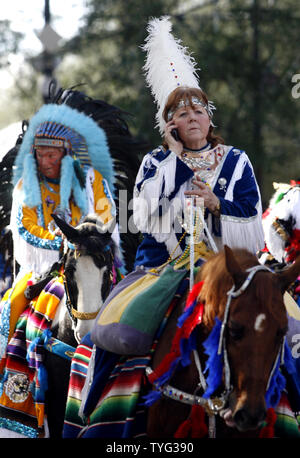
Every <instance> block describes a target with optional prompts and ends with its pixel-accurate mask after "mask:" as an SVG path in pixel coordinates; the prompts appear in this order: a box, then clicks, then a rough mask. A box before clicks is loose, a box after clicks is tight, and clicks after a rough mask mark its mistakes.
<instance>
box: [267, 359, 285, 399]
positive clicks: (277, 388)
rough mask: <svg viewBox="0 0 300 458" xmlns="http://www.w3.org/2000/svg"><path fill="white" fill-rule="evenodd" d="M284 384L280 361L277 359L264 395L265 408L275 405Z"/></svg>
mask: <svg viewBox="0 0 300 458" xmlns="http://www.w3.org/2000/svg"><path fill="white" fill-rule="evenodd" d="M285 384H286V380H285V378H284V376H283V375H282V373H281V372H280V361H278V362H277V365H276V368H275V371H274V374H273V376H272V379H271V381H270V386H269V388H268V390H267V392H266V395H265V400H266V405H267V408H269V407H276V406H277V404H278V403H279V401H280V397H281V392H282V390H283V389H284V388H285Z"/></svg>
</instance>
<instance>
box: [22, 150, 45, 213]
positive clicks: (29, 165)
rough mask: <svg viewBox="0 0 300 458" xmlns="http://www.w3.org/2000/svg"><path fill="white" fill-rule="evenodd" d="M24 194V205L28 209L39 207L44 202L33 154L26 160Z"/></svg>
mask: <svg viewBox="0 0 300 458" xmlns="http://www.w3.org/2000/svg"><path fill="white" fill-rule="evenodd" d="M23 192H24V203H25V204H26V205H28V207H30V208H33V207H37V206H38V205H39V204H40V203H41V202H42V197H41V190H40V185H39V181H38V177H37V167H36V162H35V159H34V157H33V155H32V154H28V155H27V156H26V157H25V159H24V173H23Z"/></svg>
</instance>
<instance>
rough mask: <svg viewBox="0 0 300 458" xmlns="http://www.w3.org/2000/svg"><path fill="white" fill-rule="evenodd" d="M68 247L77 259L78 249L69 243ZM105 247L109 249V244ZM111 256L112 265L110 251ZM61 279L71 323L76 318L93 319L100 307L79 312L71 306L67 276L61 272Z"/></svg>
mask: <svg viewBox="0 0 300 458" xmlns="http://www.w3.org/2000/svg"><path fill="white" fill-rule="evenodd" d="M69 248H70V249H73V250H74V258H75V259H78V258H79V257H80V256H81V253H80V251H79V250H77V249H76V248H73V246H71V244H69ZM107 249H109V245H107V246H106V247H105V251H106V250H107ZM102 256H103V258H104V255H102ZM111 256H112V265H113V255H112V253H111ZM110 278H112V272H111V271H110ZM63 279H64V288H65V294H66V307H67V310H68V313H69V316H70V318H71V320H72V321H73V323H75V324H76V320H93V319H94V318H96V316H97V315H98V313H99V311H100V308H99V309H98V310H96V311H95V312H79V311H78V310H77V309H76V308H75V307H74V306H73V302H72V299H71V295H70V291H69V288H68V282H67V278H66V275H65V274H63Z"/></svg>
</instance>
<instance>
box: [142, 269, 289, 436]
mask: <svg viewBox="0 0 300 458" xmlns="http://www.w3.org/2000/svg"><path fill="white" fill-rule="evenodd" d="M259 271H268V272H272V271H271V269H269V268H268V267H266V266H263V265H257V266H254V267H251V268H249V269H247V270H246V272H248V276H247V278H246V279H245V281H244V283H243V284H242V286H241V287H240V288H239V289H237V290H236V291H235V285H233V287H232V288H231V289H230V290H229V291H228V292H227V296H228V298H227V302H226V306H225V311H224V317H223V322H222V325H221V331H220V337H219V342H218V350H217V354H218V355H221V353H222V351H223V360H224V370H225V374H224V375H225V389H224V391H223V392H222V393H221V395H220V396H218V397H204V396H198V395H196V393H197V391H198V390H199V389H200V388H202V389H203V390H204V392H205V390H206V388H207V383H206V379H205V377H204V374H203V371H202V368H201V364H200V358H199V355H198V352H197V350H193V354H194V360H195V364H196V367H197V370H198V374H199V383H198V386H197V388H196V390H195V393H194V394H189V393H186V392H184V391H182V390H179V389H178V388H174V387H172V386H171V385H169V384H167V383H163V384H162V385H161V386H157V385H156V382H155V380H154V381H152V383H153V384H154V385H155V386H156V389H157V390H158V391H159V392H160V393H161V394H163V395H164V396H165V397H167V398H170V399H172V400H175V401H178V402H181V403H184V404H189V405H192V406H201V407H203V408H204V409H205V412H206V413H207V414H208V416H209V437H215V416H216V415H217V414H220V412H221V410H222V409H224V407H225V405H226V402H227V400H228V397H229V394H230V392H231V391H232V386H231V383H230V366H229V361H228V354H227V348H226V342H225V334H224V332H225V328H226V325H227V321H228V315H229V309H230V304H231V301H232V299H233V298H236V297H239V296H240V295H241V294H242V293H243V292H244V291H245V290H246V289H247V288H248V286H249V285H250V283H251V281H252V279H253V277H254V276H255V274H256V273H257V272H259ZM283 351H284V343H282V344H281V346H280V348H279V351H278V355H277V357H276V358H275V361H274V364H273V368H272V370H271V372H270V376H269V381H268V384H267V389H268V387H269V385H270V381H271V378H272V376H273V373H274V371H275V368H276V365H277V363H278V360H279V358H280V359H281V361H282V360H283ZM153 374H154V371H153V370H152V368H150V367H147V368H146V375H147V377H148V379H149V377H150V380H149V381H150V383H151V379H152V377H153ZM151 376H152V377H151Z"/></svg>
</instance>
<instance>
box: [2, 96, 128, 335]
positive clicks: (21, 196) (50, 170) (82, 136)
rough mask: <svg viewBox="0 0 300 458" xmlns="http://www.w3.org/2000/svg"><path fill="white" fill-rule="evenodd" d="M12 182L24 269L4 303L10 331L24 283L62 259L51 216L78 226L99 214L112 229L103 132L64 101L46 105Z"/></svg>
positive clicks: (17, 247)
mask: <svg viewBox="0 0 300 458" xmlns="http://www.w3.org/2000/svg"><path fill="white" fill-rule="evenodd" d="M13 182H14V185H15V187H14V191H13V200H12V210H11V222H10V227H11V230H12V235H13V244H14V257H15V260H16V261H17V263H18V264H19V266H20V270H19V273H18V275H17V277H16V279H15V280H14V283H13V286H12V288H10V289H9V290H7V291H6V293H5V295H4V296H3V299H2V303H1V307H2V309H1V310H2V312H1V323H2V322H3V320H4V317H5V316H6V311H7V313H8V316H9V323H10V332H11V330H13V329H14V326H15V324H16V321H17V319H18V317H19V316H20V314H21V313H22V311H23V310H24V308H25V307H26V305H27V303H28V302H29V301H28V300H27V299H26V297H25V296H24V291H25V289H26V287H27V286H28V285H29V284H31V283H35V281H36V279H37V278H39V277H40V276H42V275H44V274H45V273H46V272H48V271H49V269H50V268H51V267H52V266H53V265H55V264H54V263H56V262H57V261H58V260H59V255H60V249H61V248H63V238H62V235H61V233H60V231H59V230H58V229H57V228H56V227H55V224H54V221H53V218H52V216H51V215H52V214H57V215H59V216H60V217H61V218H63V219H64V220H65V221H67V222H68V223H70V224H71V225H73V226H76V225H77V224H79V223H80V222H81V221H82V220H83V218H84V217H85V216H86V215H87V214H97V215H98V217H99V225H100V226H101V228H102V229H103V230H105V228H107V229H110V228H112V227H113V223H114V222H115V214H116V207H115V203H114V200H113V197H112V193H113V192H114V170H113V163H112V159H111V156H110V151H109V147H108V143H107V137H106V133H105V131H104V130H103V129H102V128H101V127H100V126H99V125H98V124H97V123H96V121H94V120H93V119H92V118H91V117H89V116H87V115H86V114H84V113H83V112H80V111H78V110H76V109H74V108H71V107H70V106H67V105H66V104H64V103H62V104H58V103H49V104H47V105H44V106H42V107H41V108H40V110H39V111H38V112H37V113H36V114H35V115H34V116H33V117H32V119H31V121H30V123H29V126H28V129H27V130H26V133H25V134H24V136H23V140H22V143H21V145H20V148H19V150H18V153H17V156H16V159H15V164H14V176H13ZM100 226H99V227H100ZM117 237H118V236H117ZM116 240H117V239H116ZM116 250H117V251H118V248H117V247H116ZM119 254H120V253H119V251H118V253H117V255H119ZM4 312H5V313H4ZM1 323H0V328H1V333H2V332H4V331H3V326H2V325H1ZM1 326H2V327H1ZM1 333H0V335H1Z"/></svg>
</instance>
